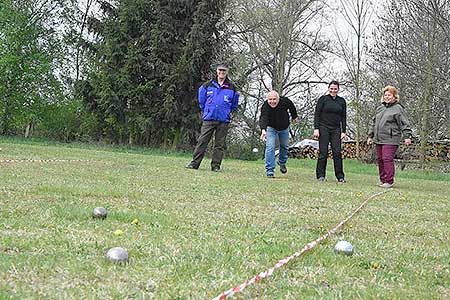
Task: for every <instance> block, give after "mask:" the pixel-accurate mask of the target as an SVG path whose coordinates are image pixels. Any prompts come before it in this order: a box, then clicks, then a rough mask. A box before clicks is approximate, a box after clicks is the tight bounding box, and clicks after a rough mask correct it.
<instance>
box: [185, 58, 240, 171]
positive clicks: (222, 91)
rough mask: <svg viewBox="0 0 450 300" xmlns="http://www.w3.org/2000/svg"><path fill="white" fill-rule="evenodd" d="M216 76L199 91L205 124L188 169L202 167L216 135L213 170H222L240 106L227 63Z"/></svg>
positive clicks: (219, 68) (212, 162)
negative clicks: (229, 137) (209, 146)
mask: <svg viewBox="0 0 450 300" xmlns="http://www.w3.org/2000/svg"><path fill="white" fill-rule="evenodd" d="M216 73H217V76H216V77H215V78H214V79H211V80H209V81H207V82H205V83H204V84H203V85H202V86H201V87H200V88H199V89H198V103H199V105H200V109H201V111H202V119H203V123H202V128H201V131H200V136H199V138H198V141H197V146H196V147H195V150H194V153H193V155H192V161H191V162H190V163H189V164H188V165H187V166H186V168H188V169H198V168H199V167H200V164H201V162H202V159H203V157H204V156H205V153H206V150H207V148H208V143H209V141H210V140H211V137H212V135H213V134H214V149H213V154H212V160H211V171H214V172H218V171H220V165H221V163H222V159H223V153H224V150H225V138H226V136H227V133H228V126H229V124H230V122H231V113H232V112H233V111H235V110H236V109H237V107H238V103H239V93H238V92H237V91H236V89H235V87H234V85H233V84H232V83H231V82H230V81H229V79H228V76H227V75H228V66H227V65H226V64H219V65H217V68H216Z"/></svg>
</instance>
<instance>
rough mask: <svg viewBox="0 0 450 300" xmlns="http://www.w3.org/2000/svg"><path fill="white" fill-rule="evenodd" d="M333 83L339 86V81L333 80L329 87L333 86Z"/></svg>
mask: <svg viewBox="0 0 450 300" xmlns="http://www.w3.org/2000/svg"><path fill="white" fill-rule="evenodd" d="M332 85H337V87H339V81H337V80H331V82H330V84H329V85H328V87H330V86H332Z"/></svg>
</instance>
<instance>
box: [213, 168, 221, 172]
mask: <svg viewBox="0 0 450 300" xmlns="http://www.w3.org/2000/svg"><path fill="white" fill-rule="evenodd" d="M211 171H213V172H220V167H211Z"/></svg>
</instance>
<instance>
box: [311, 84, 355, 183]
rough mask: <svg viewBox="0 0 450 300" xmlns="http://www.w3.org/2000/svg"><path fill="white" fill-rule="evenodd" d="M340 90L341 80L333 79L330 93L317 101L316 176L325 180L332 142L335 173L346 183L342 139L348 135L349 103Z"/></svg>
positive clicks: (338, 178) (339, 181)
mask: <svg viewBox="0 0 450 300" xmlns="http://www.w3.org/2000/svg"><path fill="white" fill-rule="evenodd" d="M338 92H339V82H337V81H331V82H330V84H329V85H328V94H326V95H324V96H321V97H320V98H319V100H318V101H317V105H316V110H315V113H314V137H316V138H319V158H318V160H317V166H316V177H317V180H319V181H325V175H326V168H327V158H328V144H330V143H331V151H332V153H333V163H334V174H335V176H336V179H337V182H338V183H344V182H345V179H344V170H343V166H342V154H341V140H342V139H345V138H346V137H347V135H346V134H345V131H346V127H347V104H346V102H345V100H344V98H342V97H339V96H338V95H337V93H338Z"/></svg>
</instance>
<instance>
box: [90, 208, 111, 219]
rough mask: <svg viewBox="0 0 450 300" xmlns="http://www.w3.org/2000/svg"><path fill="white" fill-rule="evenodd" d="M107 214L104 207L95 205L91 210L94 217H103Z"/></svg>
mask: <svg viewBox="0 0 450 300" xmlns="http://www.w3.org/2000/svg"><path fill="white" fill-rule="evenodd" d="M107 215H108V211H107V210H106V208H104V207H96V208H94V210H93V211H92V217H93V218H96V219H105V218H106V216H107Z"/></svg>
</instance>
